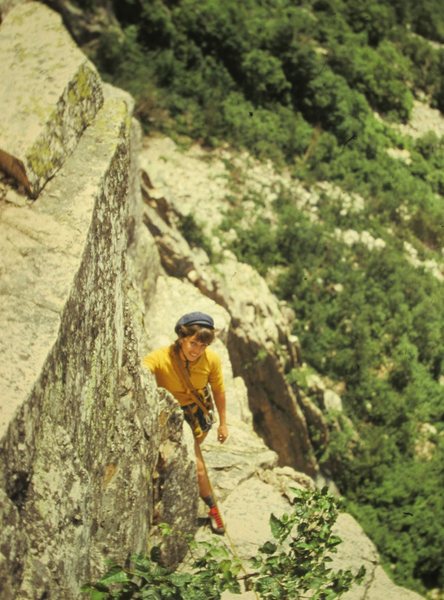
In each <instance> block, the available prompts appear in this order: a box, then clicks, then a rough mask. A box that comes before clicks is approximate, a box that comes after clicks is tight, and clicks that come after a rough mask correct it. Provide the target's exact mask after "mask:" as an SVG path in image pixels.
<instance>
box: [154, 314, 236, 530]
mask: <svg viewBox="0 0 444 600" xmlns="http://www.w3.org/2000/svg"><path fill="white" fill-rule="evenodd" d="M175 332H176V334H177V339H176V341H175V342H174V343H173V344H171V345H170V346H166V347H164V348H159V349H158V350H154V352H151V353H150V354H148V355H147V356H145V357H144V359H143V365H144V366H145V367H147V368H148V369H149V370H150V371H151V372H152V373H153V374H154V376H155V378H156V382H157V385H158V386H160V387H163V388H165V389H167V390H168V391H169V392H171V394H172V395H173V396H174V397H175V398H176V400H177V401H178V402H179V404H180V406H181V408H182V410H183V411H184V418H185V420H186V421H187V422H188V423H189V425H190V426H191V429H192V431H193V435H194V450H195V453H196V467H197V480H198V484H199V493H200V496H201V498H202V499H203V500H204V502H205V503H206V504H207V506H208V507H209V509H210V510H209V513H208V516H209V517H210V522H211V527H212V529H213V531H214V532H215V533H220V534H222V533H224V525H223V521H222V519H221V516H220V513H219V509H218V507H217V505H216V503H215V500H214V498H213V495H212V493H211V486H210V482H209V480H208V475H207V472H206V469H205V464H204V462H203V458H202V451H201V448H200V445H201V444H202V442H203V441H204V439H205V437H206V436H207V434H208V431H209V430H210V429H211V425H212V423H213V419H214V416H213V412H212V401H211V393H210V390H209V387H208V386H210V387H211V392H212V395H213V397H214V402H215V404H216V408H217V412H218V414H219V427H218V429H217V439H218V441H219V442H221V443H224V442H225V440H226V439H227V437H228V429H227V423H226V415H225V391H224V382H223V376H222V368H221V362H220V358H219V356H218V355H217V354H216V353H215V352H214V351H213V350H211V349H210V348H209V347H208V346H209V345H210V344H211V342H213V340H214V337H215V329H214V321H213V318H212V317H211V316H210V315H207V314H205V313H202V312H191V313H187V314H186V315H183V316H182V317H181V318H180V319H179V320H178V321H177V323H176V326H175Z"/></svg>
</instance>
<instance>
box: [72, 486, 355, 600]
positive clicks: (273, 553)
mask: <svg viewBox="0 0 444 600" xmlns="http://www.w3.org/2000/svg"><path fill="white" fill-rule="evenodd" d="M292 492H293V495H294V498H293V507H294V508H293V511H292V513H291V514H284V515H282V516H281V517H277V516H275V515H273V514H272V515H271V516H270V528H271V533H272V537H273V540H270V541H267V542H265V544H263V545H262V546H261V547H260V548H259V551H258V555H257V556H255V557H253V558H251V559H250V560H249V566H248V568H247V569H246V568H245V566H243V565H242V564H241V562H240V560H239V559H238V558H236V557H235V556H234V555H233V553H232V552H230V550H228V548H227V547H225V546H224V545H222V544H221V543H216V542H211V543H210V542H192V543H191V544H190V549H191V555H192V565H191V569H190V570H189V571H174V570H172V569H168V568H166V567H163V566H162V565H161V564H159V562H158V559H157V557H158V555H159V551H158V550H159V549H158V548H157V547H154V548H153V550H152V551H151V557H150V558H148V557H145V556H140V555H139V556H134V557H133V558H132V560H131V561H130V564H129V565H128V566H121V565H116V564H113V565H111V566H110V569H109V570H108V571H107V573H105V575H104V576H103V577H101V578H100V580H99V581H97V582H96V583H90V584H87V585H85V586H84V587H83V588H82V589H83V591H84V592H85V593H88V595H89V597H90V598H91V600H105V599H109V598H116V599H120V600H123V599H124V598H125V599H126V598H147V599H148V598H149V599H152V600H167V599H168V600H173V599H177V600H199V599H200V598H202V599H208V598H209V599H217V598H220V597H221V593H222V592H223V591H224V590H229V591H231V592H232V593H235V594H236V593H240V591H241V588H240V584H239V581H240V580H244V582H245V586H246V588H247V589H252V590H255V591H256V592H258V593H259V595H260V597H261V598H269V599H270V600H271V599H274V600H284V599H286V598H294V599H295V600H296V599H297V598H305V597H306V593H307V592H309V593H310V598H313V600H334V598H340V597H341V596H342V595H343V594H344V593H345V592H346V591H348V590H349V589H350V587H351V586H352V585H353V584H354V583H359V582H361V581H362V579H363V577H364V575H365V569H364V567H361V568H360V569H359V571H358V572H357V573H356V574H353V573H352V572H351V571H350V570H346V571H343V570H338V571H333V570H332V569H331V568H329V566H328V565H329V563H330V562H331V560H332V559H331V556H330V555H331V554H332V553H334V552H336V551H337V546H338V544H340V542H341V539H340V538H339V537H338V536H336V535H334V534H333V532H332V528H333V525H334V523H335V522H336V518H337V512H338V509H337V501H336V500H335V499H334V498H333V496H331V495H330V494H329V493H328V490H327V489H326V488H325V489H323V490H320V491H308V490H298V489H293V490H292ZM166 527H167V526H166ZM167 533H168V531H167ZM241 571H242V573H241Z"/></svg>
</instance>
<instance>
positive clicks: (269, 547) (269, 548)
mask: <svg viewBox="0 0 444 600" xmlns="http://www.w3.org/2000/svg"><path fill="white" fill-rule="evenodd" d="M276 548H277V546H276V544H273V542H265V544H264V545H263V546H261V547H260V548H259V551H260V552H263V553H264V554H273V553H274V552H276Z"/></svg>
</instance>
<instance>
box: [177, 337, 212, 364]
mask: <svg viewBox="0 0 444 600" xmlns="http://www.w3.org/2000/svg"><path fill="white" fill-rule="evenodd" d="M207 346H208V344H204V343H202V342H199V341H198V340H197V339H196V334H194V335H190V336H188V337H185V338H182V340H181V347H182V352H183V353H184V355H185V358H186V359H187V360H189V361H190V362H193V361H195V360H197V359H198V358H199V357H200V356H201V355H202V354H203V353H204V352H205V348H206V347H207Z"/></svg>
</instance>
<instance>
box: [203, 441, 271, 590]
mask: <svg viewBox="0 0 444 600" xmlns="http://www.w3.org/2000/svg"><path fill="white" fill-rule="evenodd" d="M196 446H197V452H198V453H199V456H200V459H201V461H202V464H203V467H204V471H205V475H206V477H207V480H208V484H209V486H210V491H211V495H212V497H213V500H214V502H215V503H216V506H217V507H219V502H218V500H217V496H216V494H215V493H214V489H213V486H212V485H211V479H210V477H209V475H208V469H207V465H206V463H205V460H204V457H203V454H202V450H201V447H200V445H196ZM219 515H220V518H221V521H222V525H223V527H224V529H225V537H226V539H227V540H228V545H229V546H230V548H231V552H232V553H233V556H234V557H235V558H236V559H237V560H238V561H239V564H240V567H241V570H242V571H243V573H244V574H245V577H246V578H248V577H249V574H248V572H247V570H246V568H245V567H244V563H243V562H242V559H241V557H240V556H239V553H238V551H237V548H236V545H235V543H234V541H233V539H232V537H231V536H230V534H229V533H228V529H227V526H226V523H225V522H224V520H223V518H222V515H221V513H220V511H219ZM249 591H252V592H253V594H254V595H255V597H256V598H257V600H260V598H259V596H258V594H257V592H256V591H255V590H249Z"/></svg>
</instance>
